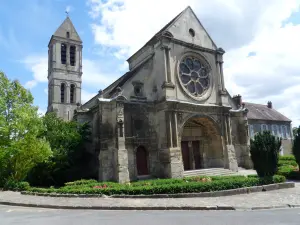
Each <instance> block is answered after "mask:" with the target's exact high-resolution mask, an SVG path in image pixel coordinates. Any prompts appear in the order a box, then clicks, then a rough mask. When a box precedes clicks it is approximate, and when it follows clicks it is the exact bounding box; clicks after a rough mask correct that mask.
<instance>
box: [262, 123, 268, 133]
mask: <svg viewBox="0 0 300 225" xmlns="http://www.w3.org/2000/svg"><path fill="white" fill-rule="evenodd" d="M267 130H268V126H267V125H266V124H262V125H261V132H264V131H267Z"/></svg>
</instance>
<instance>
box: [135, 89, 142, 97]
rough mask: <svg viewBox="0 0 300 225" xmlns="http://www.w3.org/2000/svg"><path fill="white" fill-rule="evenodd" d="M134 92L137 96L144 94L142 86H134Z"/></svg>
mask: <svg viewBox="0 0 300 225" xmlns="http://www.w3.org/2000/svg"><path fill="white" fill-rule="evenodd" d="M134 93H135V95H136V96H141V94H142V90H141V87H134Z"/></svg>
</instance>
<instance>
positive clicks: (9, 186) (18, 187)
mask: <svg viewBox="0 0 300 225" xmlns="http://www.w3.org/2000/svg"><path fill="white" fill-rule="evenodd" d="M29 189H30V185H29V183H28V182H25V181H24V182H15V181H12V180H8V181H7V182H6V183H5V184H4V186H3V190H10V191H26V190H29Z"/></svg>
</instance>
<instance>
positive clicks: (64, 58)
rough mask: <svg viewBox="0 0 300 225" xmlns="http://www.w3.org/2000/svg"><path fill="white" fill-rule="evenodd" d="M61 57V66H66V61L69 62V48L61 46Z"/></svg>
mask: <svg viewBox="0 0 300 225" xmlns="http://www.w3.org/2000/svg"><path fill="white" fill-rule="evenodd" d="M60 57H61V64H66V61H67V46H66V45H65V44H61V49H60Z"/></svg>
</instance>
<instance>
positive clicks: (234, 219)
mask: <svg viewBox="0 0 300 225" xmlns="http://www.w3.org/2000/svg"><path fill="white" fill-rule="evenodd" d="M187 223H190V224H201V225H205V224H209V225H220V224H222V225H224V224H226V225H227V224H228V225H235V224H243V225H250V224H251V225H269V224H272V225H279V224H284V225H289V224H295V225H296V224H300V209H276V210H261V211H94V210H56V209H39V208H24V207H9V206H0V225H15V224H20V225H21V224H22V225H27V224H30V225H69V224H70V225H81V224H84V225H86V224H88V225H94V224H97V225H99V224H104V225H119V224H122V225H135V224H142V225H150V224H163V225H177V224H180V225H185V224H187Z"/></svg>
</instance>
